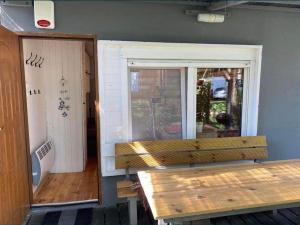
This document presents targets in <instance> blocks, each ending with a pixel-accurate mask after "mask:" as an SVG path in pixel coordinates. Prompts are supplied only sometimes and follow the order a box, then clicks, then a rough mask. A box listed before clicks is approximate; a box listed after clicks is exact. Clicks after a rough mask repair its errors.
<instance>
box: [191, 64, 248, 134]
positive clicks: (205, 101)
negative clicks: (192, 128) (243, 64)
mask: <svg viewBox="0 0 300 225" xmlns="http://www.w3.org/2000/svg"><path fill="white" fill-rule="evenodd" d="M243 80H244V69H243V68H203V69H198V70H197V80H196V86H197V88H196V133H197V135H196V136H197V137H198V138H200V137H234V136H240V135H241V126H242V105H243Z"/></svg>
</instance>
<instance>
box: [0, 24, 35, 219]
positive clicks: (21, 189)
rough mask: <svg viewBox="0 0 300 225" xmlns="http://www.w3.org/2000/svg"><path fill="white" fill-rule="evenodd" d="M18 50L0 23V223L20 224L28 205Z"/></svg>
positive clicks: (15, 43)
mask: <svg viewBox="0 0 300 225" xmlns="http://www.w3.org/2000/svg"><path fill="white" fill-rule="evenodd" d="M19 51H20V49H19V40H18V36H17V35H16V34H14V33H13V32H11V31H8V30H7V29H5V28H3V27H1V26H0V224H22V222H23V221H24V218H25V216H26V214H27V212H28V209H29V204H30V203H29V185H28V183H29V182H28V165H27V152H26V134H25V120H24V107H23V103H24V98H23V93H22V92H23V91H22V82H23V81H22V76H21V66H20V65H21V64H20V52H19Z"/></svg>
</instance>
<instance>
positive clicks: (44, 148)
mask: <svg viewBox="0 0 300 225" xmlns="http://www.w3.org/2000/svg"><path fill="white" fill-rule="evenodd" d="M51 149H52V145H51V142H50V141H48V142H46V143H45V144H44V145H42V146H41V147H40V148H39V149H38V150H37V151H36V153H37V155H38V157H39V160H42V159H43V158H44V157H45V156H46V155H47V154H48V152H49V151H50V150H51Z"/></svg>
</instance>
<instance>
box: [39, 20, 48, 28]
mask: <svg viewBox="0 0 300 225" xmlns="http://www.w3.org/2000/svg"><path fill="white" fill-rule="evenodd" d="M37 24H38V25H39V26H41V27H49V26H50V24H51V23H50V21H48V20H38V21H37Z"/></svg>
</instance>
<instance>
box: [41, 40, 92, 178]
mask: <svg viewBox="0 0 300 225" xmlns="http://www.w3.org/2000/svg"><path fill="white" fill-rule="evenodd" d="M43 46H44V47H43V51H44V55H45V63H44V71H45V73H44V74H43V76H44V85H45V90H46V112H47V133H48V137H49V138H50V139H52V140H53V142H54V146H55V151H56V156H55V163H54V167H53V169H52V170H51V172H54V173H62V172H80V171H83V170H84V165H85V163H84V152H83V149H86V148H85V146H84V142H83V104H82V103H83V102H82V99H83V98H82V71H83V53H82V50H83V48H82V41H67V40H43ZM62 77H63V78H64V79H65V81H66V82H65V86H64V87H62V86H61V85H60V82H61V79H62ZM64 90H67V93H65V94H61V91H64ZM60 97H63V98H65V97H69V100H65V99H64V100H65V102H66V105H68V106H69V107H70V109H69V110H66V113H67V116H66V117H63V116H62V113H63V112H64V111H65V110H58V106H59V98H60Z"/></svg>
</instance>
